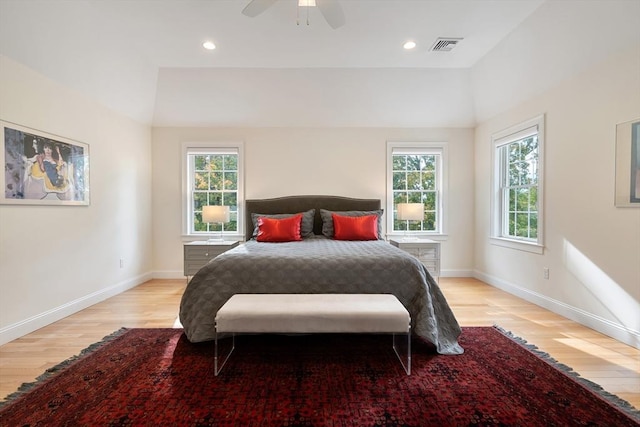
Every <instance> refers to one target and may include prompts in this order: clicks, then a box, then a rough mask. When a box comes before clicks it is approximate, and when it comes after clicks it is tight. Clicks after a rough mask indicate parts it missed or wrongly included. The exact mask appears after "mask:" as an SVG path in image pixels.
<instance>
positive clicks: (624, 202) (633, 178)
mask: <svg viewBox="0 0 640 427" xmlns="http://www.w3.org/2000/svg"><path fill="white" fill-rule="evenodd" d="M616 206H619V207H636V208H640V118H638V119H635V120H631V121H628V122H624V123H620V124H618V125H617V126H616Z"/></svg>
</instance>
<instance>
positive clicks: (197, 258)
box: [184, 240, 239, 281]
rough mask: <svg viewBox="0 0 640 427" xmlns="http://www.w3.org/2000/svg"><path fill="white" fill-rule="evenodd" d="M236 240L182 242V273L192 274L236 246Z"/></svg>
mask: <svg viewBox="0 0 640 427" xmlns="http://www.w3.org/2000/svg"><path fill="white" fill-rule="evenodd" d="M238 243H239V242H238V241H233V240H229V241H227V240H221V241H211V242H209V241H206V240H205V241H202V242H189V243H185V244H184V275H185V276H187V281H188V280H189V276H193V275H194V274H196V273H197V272H198V270H200V269H201V268H202V267H204V266H205V265H206V264H207V263H208V262H209V261H211V260H212V259H213V258H215V257H217V256H218V255H220V254H221V253H223V252H226V251H228V250H229V249H231V248H235V247H236V246H238Z"/></svg>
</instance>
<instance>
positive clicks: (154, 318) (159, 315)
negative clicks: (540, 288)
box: [0, 278, 640, 408]
mask: <svg viewBox="0 0 640 427" xmlns="http://www.w3.org/2000/svg"><path fill="white" fill-rule="evenodd" d="M440 286H441V288H442V291H443V292H444V294H445V296H446V298H447V300H448V301H449V304H450V305H451V307H452V309H453V311H454V313H455V315H456V317H457V318H458V321H459V322H460V324H461V325H462V326H491V325H494V324H497V325H499V326H501V327H502V328H504V329H506V330H509V331H511V332H512V333H513V334H515V335H517V336H520V337H522V338H524V339H526V340H527V341H529V342H530V343H531V344H535V345H536V346H538V348H539V349H540V350H542V351H545V352H547V353H549V354H550V355H551V356H552V357H553V358H555V359H556V360H558V361H560V362H561V363H564V364H565V365H567V366H570V367H572V368H573V369H574V370H576V371H577V372H578V373H579V374H580V375H582V376H583V377H585V378H587V379H589V380H591V381H593V382H595V383H598V384H600V385H601V386H602V387H604V388H605V390H607V391H609V392H611V393H613V394H616V395H617V396H619V397H621V398H622V399H625V400H626V401H628V402H629V403H631V404H632V405H634V406H635V407H636V408H640V350H638V349H635V348H633V347H631V346H628V345H626V344H622V343H620V342H618V341H616V340H614V339H611V338H609V337H607V336H605V335H602V334H600V333H598V332H595V331H593V330H592V329H589V328H586V327H584V326H581V325H579V324H577V323H575V322H572V321H571V320H568V319H565V318H564V317H561V316H558V315H556V314H554V313H551V312H549V311H547V310H545V309H542V308H540V307H538V306H536V305H533V304H530V303H528V302H526V301H523V300H521V299H519V298H516V297H514V296H512V295H509V294H507V293H505V292H503V291H501V290H499V289H496V288H493V287H491V286H489V285H487V284H485V283H483V282H480V281H478V280H475V279H470V278H441V280H440ZM184 288H185V281H184V280H151V281H149V282H147V283H144V284H142V285H140V286H138V287H136V288H134V289H131V290H129V291H127V292H124V293H122V294H120V295H117V296H115V297H113V298H110V299H108V300H106V301H104V302H101V303H99V304H96V305H94V306H92V307H89V308H87V309H85V310H82V311H81V312H79V313H76V314H74V315H72V316H69V317H67V318H65V319H62V320H60V321H58V322H56V323H54V324H52V325H49V326H47V327H44V328H42V329H40V330H38V331H35V332H33V333H31V334H28V335H26V336H24V337H22V338H19V339H17V340H14V341H12V342H10V343H7V344H5V345H3V346H0V396H2V398H4V397H5V396H6V395H7V394H9V393H11V392H13V391H15V390H16V389H17V388H18V386H19V385H20V384H22V383H23V382H31V381H33V380H34V379H35V378H36V377H37V376H38V375H40V374H42V373H43V372H44V371H45V370H46V369H47V368H50V367H52V366H54V365H56V364H57V363H59V362H61V361H63V360H65V359H67V358H69V357H71V356H73V355H76V354H78V353H79V352H80V351H81V350H82V349H84V348H86V347H87V346H89V345H90V344H92V343H94V342H96V341H99V340H100V339H102V338H103V337H104V336H105V335H108V334H110V333H112V332H113V331H115V330H118V329H120V328H121V327H129V328H133V327H137V328H157V327H169V328H170V327H173V326H174V323H175V321H176V318H177V315H178V307H179V304H180V297H181V295H182V293H183V291H184Z"/></svg>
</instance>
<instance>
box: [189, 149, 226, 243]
mask: <svg viewBox="0 0 640 427" xmlns="http://www.w3.org/2000/svg"><path fill="white" fill-rule="evenodd" d="M189 163H190V165H191V170H192V174H191V176H190V179H191V180H192V182H191V185H190V189H191V201H192V206H191V208H192V209H191V212H192V215H193V218H192V224H193V225H192V227H193V229H192V230H191V231H192V232H197V233H201V232H202V233H208V232H220V231H223V232H225V231H234V232H235V231H238V155H237V154H216V153H208V154H189ZM208 205H213V206H229V208H230V211H231V215H230V221H229V222H226V223H224V224H215V223H206V222H203V221H202V207H203V206H208Z"/></svg>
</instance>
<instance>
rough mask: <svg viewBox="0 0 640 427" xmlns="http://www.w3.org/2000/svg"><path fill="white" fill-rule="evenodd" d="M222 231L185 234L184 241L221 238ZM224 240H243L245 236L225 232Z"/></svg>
mask: <svg viewBox="0 0 640 427" xmlns="http://www.w3.org/2000/svg"><path fill="white" fill-rule="evenodd" d="M219 238H220V233H207V234H183V235H182V241H183V242H193V241H203V240H208V239H219ZM222 238H223V240H229V241H239V242H241V241H243V240H244V236H242V235H240V234H224V235H223V236H222Z"/></svg>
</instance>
